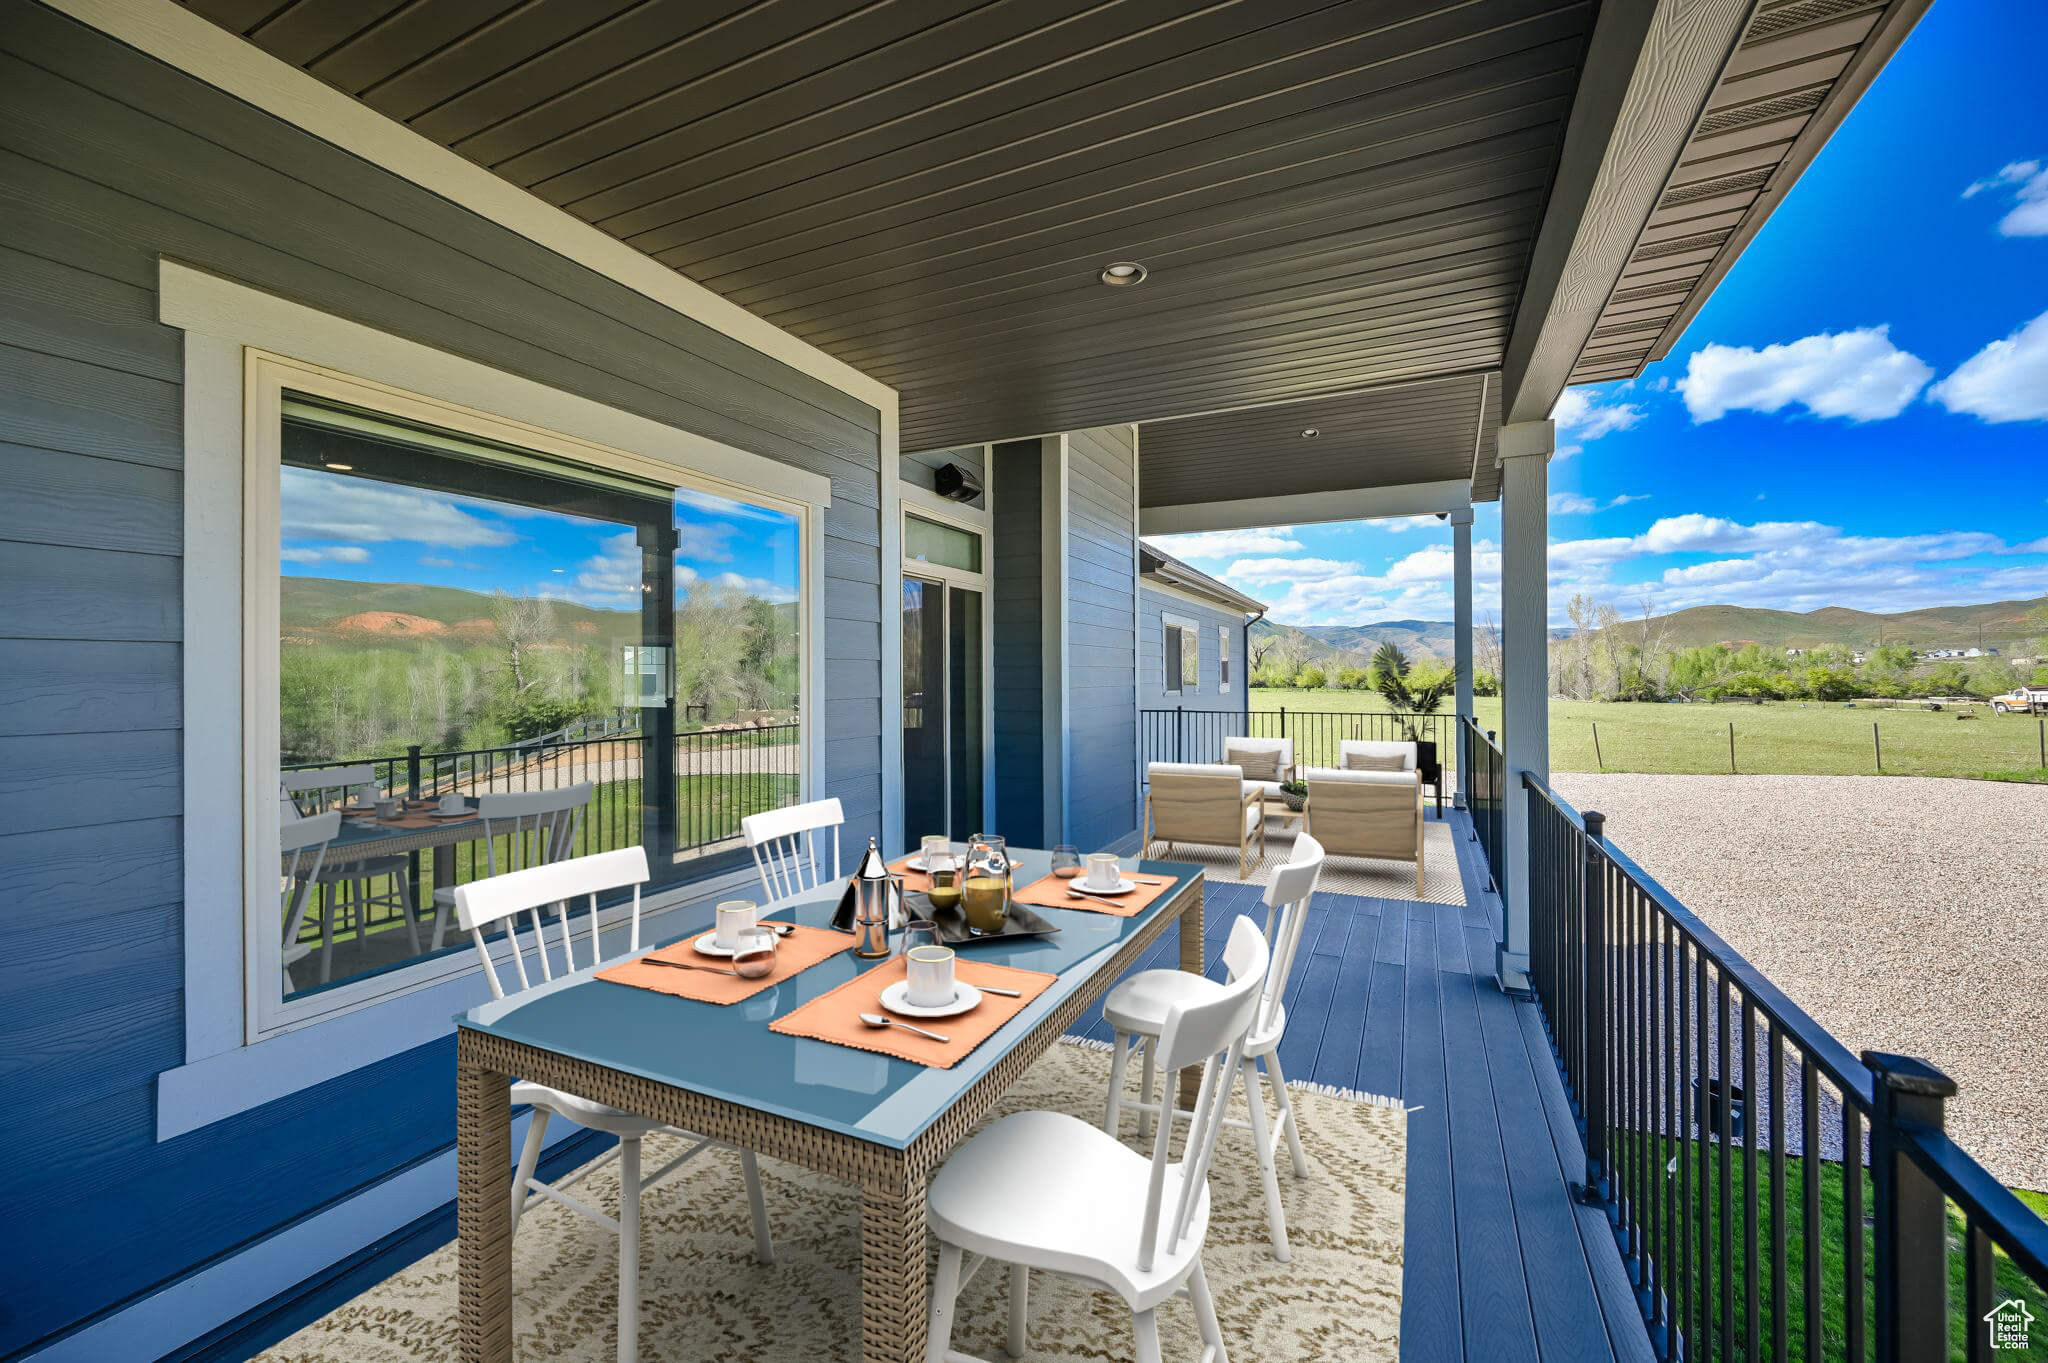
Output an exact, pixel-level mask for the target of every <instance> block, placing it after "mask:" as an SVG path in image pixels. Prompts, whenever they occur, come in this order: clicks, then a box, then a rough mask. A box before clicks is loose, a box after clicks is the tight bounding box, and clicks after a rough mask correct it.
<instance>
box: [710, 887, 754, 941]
mask: <svg viewBox="0 0 2048 1363" xmlns="http://www.w3.org/2000/svg"><path fill="white" fill-rule="evenodd" d="M757 912H758V910H757V909H756V908H755V907H754V901H753V900H751V899H728V900H726V901H725V902H724V903H723V904H720V905H719V906H718V932H717V935H716V936H714V937H713V938H712V940H713V941H714V942H716V943H718V945H720V946H722V947H724V948H725V949H726V950H727V951H731V950H732V949H733V948H734V947H737V946H738V945H739V944H740V929H741V928H751V927H752V926H754V916H755V914H756V913H757Z"/></svg>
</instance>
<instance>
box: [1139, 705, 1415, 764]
mask: <svg viewBox="0 0 2048 1363" xmlns="http://www.w3.org/2000/svg"><path fill="white" fill-rule="evenodd" d="M1451 722H1452V716H1449V715H1397V714H1392V713H1346V712H1342V711H1335V710H1289V709H1286V708H1285V707H1282V708H1281V709H1278V710H1253V711H1251V712H1250V713H1249V714H1241V713H1239V712H1238V711H1236V710H1188V709H1173V710H1142V711H1140V712H1139V715H1138V738H1139V753H1140V757H1141V760H1142V761H1144V762H1221V761H1222V760H1223V740H1224V739H1226V738H1291V739H1293V740H1294V761H1295V764H1296V765H1297V766H1303V767H1334V766H1337V765H1338V761H1337V745H1338V744H1339V743H1341V742H1344V741H1346V740H1359V739H1369V740H1374V741H1379V742H1412V741H1415V740H1418V739H1419V740H1421V741H1422V742H1425V743H1428V744H1431V745H1432V746H1434V747H1435V748H1436V749H1437V753H1438V757H1437V762H1438V766H1439V767H1441V766H1443V765H1444V762H1443V758H1444V757H1445V756H1446V755H1447V754H1444V753H1443V751H1442V746H1443V745H1442V742H1441V740H1442V739H1443V737H1444V736H1445V734H1447V733H1448V732H1449V729H1450V725H1451Z"/></svg>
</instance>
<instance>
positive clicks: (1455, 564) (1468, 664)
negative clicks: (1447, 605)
mask: <svg viewBox="0 0 2048 1363" xmlns="http://www.w3.org/2000/svg"><path fill="white" fill-rule="evenodd" d="M1451 565H1452V566H1451V601H1452V611H1451V618H1452V621H1453V625H1452V629H1451V638H1452V648H1453V650H1454V652H1453V658H1454V665H1455V666H1456V668H1457V673H1458V698H1457V709H1458V717H1459V718H1460V719H1470V718H1472V508H1471V507H1469V506H1468V507H1464V508H1461V509H1460V510H1457V511H1453V512H1452V513H1451ZM1468 781H1469V777H1468V775H1467V773H1466V771H1465V768H1464V767H1462V766H1461V767H1459V768H1458V789H1457V793H1456V796H1455V799H1456V802H1457V804H1459V805H1460V806H1463V805H1464V804H1465V803H1466V799H1465V794H1466V791H1467V789H1468Z"/></svg>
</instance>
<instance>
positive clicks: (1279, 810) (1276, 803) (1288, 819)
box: [1259, 795, 1308, 824]
mask: <svg viewBox="0 0 2048 1363" xmlns="http://www.w3.org/2000/svg"><path fill="white" fill-rule="evenodd" d="M1259 814H1260V816H1261V817H1263V818H1268V819H1278V820H1279V821H1280V822H1281V823H1283V824H1290V823H1300V822H1301V821H1302V820H1303V819H1306V818H1307V817H1308V802H1307V801H1306V800H1304V801H1302V805H1301V808H1300V809H1291V808H1289V807H1288V804H1287V801H1285V800H1282V799H1276V798H1274V797H1273V796H1270V795H1262V796H1260V797H1259Z"/></svg>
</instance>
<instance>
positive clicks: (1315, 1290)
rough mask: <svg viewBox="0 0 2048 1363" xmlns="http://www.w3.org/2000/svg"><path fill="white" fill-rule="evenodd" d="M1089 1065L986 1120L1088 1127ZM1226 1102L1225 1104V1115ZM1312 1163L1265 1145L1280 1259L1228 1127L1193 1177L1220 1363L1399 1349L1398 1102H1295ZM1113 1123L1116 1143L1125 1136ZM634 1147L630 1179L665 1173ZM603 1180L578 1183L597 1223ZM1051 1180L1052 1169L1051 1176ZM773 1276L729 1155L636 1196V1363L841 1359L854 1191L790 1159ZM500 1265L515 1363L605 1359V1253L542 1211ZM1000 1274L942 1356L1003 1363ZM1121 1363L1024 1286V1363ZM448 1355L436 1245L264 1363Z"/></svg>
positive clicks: (1056, 1283) (966, 1300)
mask: <svg viewBox="0 0 2048 1363" xmlns="http://www.w3.org/2000/svg"><path fill="white" fill-rule="evenodd" d="M1108 1078H1109V1057H1108V1055H1107V1054H1106V1053H1105V1052H1103V1051H1101V1050H1098V1049H1092V1048H1088V1047H1084V1046H1078V1045H1061V1046H1054V1047H1053V1048H1052V1049H1051V1051H1049V1052H1048V1053H1047V1055H1046V1056H1045V1058H1044V1059H1043V1060H1041V1061H1040V1062H1039V1063H1038V1064H1037V1065H1035V1066H1033V1067H1032V1069H1031V1070H1030V1071H1029V1073H1027V1074H1026V1075H1025V1077H1024V1078H1023V1080H1021V1081H1020V1082H1019V1083H1018V1084H1017V1086H1016V1087H1015V1088H1013V1089H1012V1090H1011V1091H1010V1093H1009V1095H1008V1097H1007V1098H1006V1100H1005V1102H1004V1104H1003V1108H1002V1110H1004V1111H1009V1110H1014V1109H1017V1108H1057V1109H1060V1110H1062V1111H1067V1112H1071V1113H1073V1114H1075V1115H1076V1116H1079V1117H1083V1118H1086V1119H1088V1120H1091V1121H1100V1120H1101V1114H1102V1104H1103V1085H1104V1084H1105V1083H1107V1082H1108ZM1240 1106H1241V1105H1240ZM1295 1110H1296V1112H1297V1113H1298V1114H1299V1116H1300V1120H1301V1134H1302V1140H1303V1143H1304V1144H1305V1145H1306V1147H1307V1151H1308V1157H1309V1163H1310V1169H1309V1177H1308V1178H1307V1179H1305V1180H1297V1179H1295V1178H1293V1177H1292V1176H1291V1175H1290V1173H1289V1172H1288V1171H1287V1169H1286V1165H1285V1161H1286V1151H1285V1149H1284V1148H1283V1149H1282V1151H1281V1160H1282V1172H1281V1175H1280V1189H1281V1196H1282V1198H1283V1200H1284V1202H1285V1204H1286V1208H1287V1228H1288V1236H1289V1239H1290V1241H1291V1244H1292V1246H1293V1252H1294V1257H1293V1261H1292V1262H1291V1263H1286V1264H1279V1263H1275V1262H1274V1261H1273V1260H1272V1258H1271V1257H1270V1256H1269V1255H1268V1254H1267V1249H1266V1213H1265V1202H1264V1197H1263V1195H1262V1193H1261V1192H1260V1189H1259V1176H1258V1166H1257V1164H1256V1162H1255V1161H1254V1160H1253V1158H1252V1154H1251V1146H1250V1138H1249V1136H1248V1135H1246V1133H1244V1132H1242V1131H1236V1130H1225V1132H1224V1133H1223V1136H1222V1143H1221V1144H1220V1145H1219V1146H1218V1147H1217V1151H1216V1158H1215V1161H1214V1164H1213V1166H1212V1172H1211V1175H1210V1187H1211V1195H1212V1197H1213V1199H1214V1205H1215V1209H1216V1210H1215V1212H1214V1215H1213V1218H1212V1221H1211V1224H1210V1228H1209V1238H1208V1242H1207V1246H1206V1248H1205V1250H1204V1252H1203V1263H1204V1265H1205V1266H1206V1268H1207V1270H1208V1274H1209V1285H1210V1288H1211V1290H1212V1291H1213V1292H1214V1293H1215V1295H1216V1312H1217V1315H1218V1316H1219V1317H1220V1319H1221V1321H1222V1324H1223V1330H1224V1334H1225V1336H1226V1338H1227V1339H1228V1341H1229V1345H1230V1351H1231V1357H1232V1358H1233V1359H1237V1360H1242V1361H1244V1363H1297V1361H1298V1363H1310V1361H1311V1360H1314V1361H1315V1363H1321V1361H1322V1360H1329V1359H1345V1360H1351V1361H1353V1363H1368V1361H1369V1360H1381V1359H1384V1360H1393V1359H1394V1358H1396V1357H1397V1356H1398V1354H1399V1352H1400V1339H1399V1330H1400V1322H1401V1237H1402V1219H1403V1209H1404V1198H1405V1188H1406V1182H1405V1180H1406V1173H1405V1171H1406V1168H1407V1117H1406V1115H1405V1114H1404V1113H1403V1112H1402V1111H1401V1109H1400V1108H1399V1107H1389V1106H1386V1105H1383V1104H1381V1103H1375V1102H1371V1101H1357V1100H1354V1099H1350V1098H1346V1097H1342V1096H1338V1095H1336V1094H1333V1093H1328V1092H1319V1091H1315V1090H1314V1089H1312V1088H1306V1089H1302V1090H1298V1091H1297V1093H1296V1095H1295ZM1134 1129H1135V1128H1134V1127H1133V1126H1131V1125H1130V1124H1129V1123H1128V1122H1127V1124H1126V1127H1125V1132H1124V1135H1125V1139H1126V1140H1130V1139H1133V1133H1134ZM662 1145H663V1143H662V1142H656V1141H650V1142H649V1148H648V1151H647V1167H648V1168H650V1169H655V1168H659V1167H660V1166H661V1163H662V1162H663V1161H664V1160H665V1159H666V1158H668V1156H667V1155H665V1154H662V1153H659V1151H660V1150H661V1149H662ZM615 1167H616V1166H610V1165H608V1166H607V1167H606V1168H605V1169H603V1170H600V1171H599V1172H598V1173H596V1174H593V1175H592V1176H591V1177H590V1179H589V1180H588V1181H587V1182H586V1183H585V1184H584V1185H581V1186H579V1188H578V1189H577V1191H578V1193H579V1194H582V1195H585V1196H587V1197H590V1198H592V1199H594V1200H595V1202H596V1203H597V1205H598V1206H600V1207H603V1208H604V1209H605V1210H607V1211H614V1210H616V1208H617V1196H618V1182H617V1179H616V1178H615V1177H614V1176H613V1170H614V1168H615ZM1053 1172H1056V1171H1053ZM761 1175H762V1181H763V1183H765V1184H766V1185H767V1194H768V1207H769V1213H770V1217H771V1219H772V1222H773V1226H774V1233H775V1250H776V1255H777V1262H776V1264H775V1265H774V1267H772V1268H762V1267H759V1266H757V1265H756V1264H755V1263H754V1262H753V1257H752V1247H753V1237H752V1233H751V1232H750V1231H749V1229H748V1221H747V1209H746V1207H747V1204H746V1195H745V1193H744V1192H743V1191H742V1188H741V1184H740V1175H739V1161H738V1159H737V1157H735V1156H733V1155H730V1154H720V1153H711V1154H707V1155H705V1156H702V1157H700V1158H699V1160H698V1161H697V1162H695V1163H693V1164H691V1165H688V1166H686V1167H685V1169H684V1170H683V1172H681V1173H679V1174H676V1175H674V1176H672V1177H671V1178H670V1179H669V1180H667V1181H665V1182H663V1183H661V1184H659V1185H657V1186H656V1187H655V1188H653V1189H652V1190H650V1191H649V1192H648V1193H647V1194H646V1198H645V1202H644V1211H643V1217H644V1219H645V1227H644V1232H643V1234H644V1239H643V1240H642V1245H643V1249H642V1269H641V1272H642V1278H641V1283H642V1290H641V1325H640V1356H641V1357H642V1358H643V1359H647V1360H650V1361H652V1360H672V1361H673V1363H825V1360H838V1359H845V1360H857V1359H858V1358H859V1355H860V1348H859V1339H860V1327H859V1313H860V1300H859V1249H860V1234H859V1215H860V1201H859V1197H858V1194H857V1193H856V1192H855V1190H854V1189H853V1188H852V1187H850V1186H849V1185H846V1184H842V1183H838V1182H835V1181H833V1180H831V1179H827V1178H825V1177H823V1176H821V1175H818V1174H814V1173H812V1172H810V1171H809V1170H806V1169H800V1168H797V1167H795V1166H793V1165H787V1164H781V1163H778V1162H775V1161H771V1160H763V1161H761ZM514 1259H515V1261H514V1265H513V1283H514V1295H515V1297H516V1303H517V1304H516V1316H515V1333H514V1348H515V1356H516V1357H518V1358H521V1359H567V1360H576V1361H577V1363H584V1361H585V1360H587V1361H588V1363H605V1361H607V1360H610V1359H612V1358H613V1357H614V1356H615V1352H616V1347H617V1344H616V1329H615V1324H616V1321H617V1311H618V1277H617V1273H618V1241H617V1240H616V1239H615V1238H614V1237H612V1236H611V1235H609V1234H608V1233H606V1232H605V1231H604V1230H603V1229H602V1228H600V1227H598V1226H594V1225H592V1224H590V1223H589V1222H587V1221H585V1220H583V1219H582V1218H581V1217H578V1216H575V1215H574V1214H572V1213H570V1212H568V1211H566V1210H564V1209H562V1208H559V1207H556V1206H554V1205H552V1204H543V1205H542V1206H540V1207H538V1208H536V1209H535V1210H533V1211H531V1212H529V1213H527V1215H526V1217H525V1218H524V1219H523V1220H522V1221H521V1223H520V1227H519V1238H518V1240H517V1242H516V1244H515V1251H514ZM1006 1281H1007V1277H1006V1275H1003V1274H1001V1273H995V1272H988V1271H984V1272H983V1273H982V1274H981V1275H980V1276H979V1277H977V1278H976V1279H975V1281H974V1282H973V1283H972V1284H970V1285H969V1287H968V1288H967V1290H966V1291H965V1292H963V1293H962V1294H961V1298H960V1326H959V1328H958V1329H957V1330H956V1332H955V1334H954V1347H955V1348H959V1349H965V1350H968V1351H970V1352H972V1353H976V1354H979V1355H981V1356H982V1357H984V1358H1002V1357H1004V1356H1005V1355H1004V1354H1003V1352H1002V1347H1003V1346H1002V1340H1003V1332H1004V1322H1005V1321H1006V1320H1007V1319H1008V1317H1007V1314H1006V1313H1007V1306H1006V1295H1005V1286H1004V1284H1005V1283H1006ZM1159 1317H1160V1335H1161V1343H1162V1345H1163V1346H1164V1351H1165V1356H1166V1357H1167V1358H1176V1359H1180V1358H1185V1359H1193V1358H1198V1357H1200V1356H1201V1348H1200V1346H1199V1344H1198V1343H1197V1342H1196V1335H1195V1328H1194V1317H1193V1314H1192V1311H1191V1309H1190V1307H1189V1306H1188V1303H1187V1302H1186V1301H1185V1300H1184V1299H1180V1300H1175V1301H1171V1302H1168V1303H1167V1304H1166V1305H1164V1306H1162V1307H1160V1309H1159ZM1133 1354H1134V1345H1133V1343H1132V1339H1131V1323H1130V1313H1129V1312H1128V1311H1127V1310H1126V1309H1125V1308H1124V1305H1123V1303H1122V1302H1121V1301H1119V1300H1118V1299H1117V1298H1115V1297H1113V1296H1108V1295H1102V1294H1095V1293H1090V1292H1088V1291H1085V1290H1083V1289H1081V1288H1080V1287H1078V1286H1076V1285H1074V1284H1073V1283H1071V1282H1068V1281H1066V1280H1064V1279H1059V1278H1056V1277H1054V1276H1052V1275H1050V1274H1037V1275H1034V1278H1033V1282H1032V1293H1031V1334H1030V1349H1029V1352H1028V1354H1027V1357H1029V1358H1030V1359H1032V1360H1033V1363H1104V1360H1111V1359H1128V1358H1130V1357H1132V1356H1133ZM458 1356H459V1342H458V1334H457V1328H456V1250H455V1247H454V1246H453V1245H449V1246H447V1247H445V1248H443V1249H441V1250H439V1251H437V1252H435V1253H434V1254H432V1255H429V1256H428V1257H427V1258H425V1259H423V1260H421V1261H420V1262H419V1263H417V1264H415V1265H413V1267H411V1268H409V1269H407V1270H406V1271H405V1272H403V1273H400V1274H398V1275H397V1276H396V1277H393V1278H391V1279H388V1280H387V1281H385V1282H384V1283H382V1284H381V1285H379V1286H378V1287H376V1288H373V1289H372V1290H370V1291H369V1292H366V1293H364V1294H363V1295H362V1296H360V1297H358V1298H356V1299H355V1300H354V1301H352V1302H350V1303H349V1304H348V1305H346V1306H344V1307H342V1308H341V1309H339V1310H337V1311H335V1312H334V1313H333V1314H332V1315H329V1316H327V1317H326V1318H325V1319H323V1320H320V1321H316V1322H315V1323H314V1324H312V1325H309V1326H307V1327H306V1328H305V1329H303V1330H301V1331H299V1332H298V1333H297V1334H295V1335H293V1336H292V1337H291V1338H289V1339H287V1340H285V1341H284V1342H283V1343H282V1344H279V1345H278V1346H276V1347H275V1348H273V1349H271V1350H270V1351H269V1352H267V1353H264V1354H263V1355H261V1358H262V1359H263V1360H267V1361H268V1363H438V1360H453V1359H455V1358H457V1357H458Z"/></svg>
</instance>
